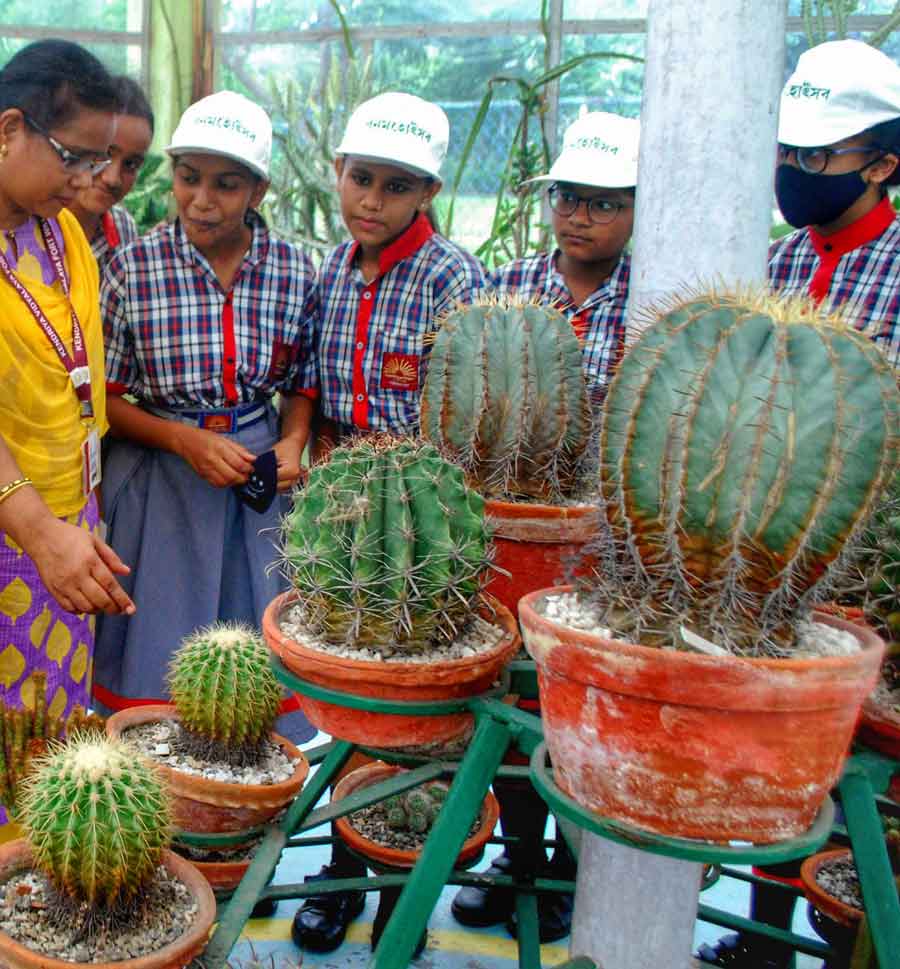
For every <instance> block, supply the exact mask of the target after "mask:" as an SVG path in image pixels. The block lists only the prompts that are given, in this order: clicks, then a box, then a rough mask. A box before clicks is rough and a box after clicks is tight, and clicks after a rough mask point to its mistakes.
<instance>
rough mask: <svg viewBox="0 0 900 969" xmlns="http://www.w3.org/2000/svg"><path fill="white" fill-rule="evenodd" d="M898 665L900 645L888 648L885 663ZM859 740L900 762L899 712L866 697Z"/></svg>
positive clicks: (871, 696) (895, 644) (893, 644)
mask: <svg viewBox="0 0 900 969" xmlns="http://www.w3.org/2000/svg"><path fill="white" fill-rule="evenodd" d="M888 662H890V663H893V664H895V665H896V664H900V643H892V644H891V645H890V646H889V647H888V655H887V656H886V657H885V663H888ZM858 736H859V739H860V740H861V741H862V743H864V744H865V745H866V746H867V747H871V748H872V749H873V750H877V751H878V752H879V753H882V754H884V755H885V756H887V757H891V758H892V759H893V760H900V711H897V710H893V709H891V708H890V707H886V706H883V705H882V704H880V703H878V701H877V699H876V698H875V696H874V695H869V696H867V697H866V699H865V701H864V703H863V706H862V713H861V714H860V718H859V732H858Z"/></svg>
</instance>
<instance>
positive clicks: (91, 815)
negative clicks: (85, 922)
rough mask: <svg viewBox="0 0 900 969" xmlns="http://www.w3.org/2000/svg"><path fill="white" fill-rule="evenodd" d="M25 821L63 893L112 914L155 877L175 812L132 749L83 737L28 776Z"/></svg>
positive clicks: (39, 861)
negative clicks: (172, 811)
mask: <svg viewBox="0 0 900 969" xmlns="http://www.w3.org/2000/svg"><path fill="white" fill-rule="evenodd" d="M21 823H22V826H23V828H24V829H25V833H26V837H27V838H28V841H29V842H30V844H31V848H32V851H33V853H34V859H35V864H36V866H37V867H38V868H40V869H41V870H42V871H44V872H45V873H46V874H47V876H48V877H49V878H50V880H51V882H52V883H53V885H54V886H55V887H56V888H57V889H58V890H59V891H60V892H62V893H63V895H65V896H68V897H70V898H72V899H73V900H75V901H78V902H86V903H88V905H90V906H91V907H92V908H97V909H107V910H114V909H116V908H117V907H120V906H121V905H123V904H127V903H128V902H129V901H130V900H131V899H133V898H135V897H136V896H138V895H139V893H140V892H141V890H142V888H143V886H144V885H145V884H146V883H147V881H148V880H149V879H150V878H152V876H153V874H154V872H155V870H156V868H157V866H158V864H159V862H160V857H161V853H162V850H163V848H165V847H166V845H167V844H168V841H169V828H170V823H171V814H170V807H169V800H168V795H167V792H166V790H165V787H164V786H163V783H162V781H161V779H160V777H159V776H158V774H157V773H156V771H155V769H154V768H153V767H151V766H149V765H148V764H147V763H146V762H145V761H144V759H143V758H141V757H139V756H138V755H137V753H136V752H135V751H134V750H132V749H131V748H130V747H128V746H127V745H126V744H123V743H122V742H121V741H117V740H111V739H109V738H105V737H94V736H91V735H80V736H76V737H74V738H72V739H71V740H70V741H69V743H68V744H66V745H58V746H56V747H55V748H54V749H52V751H51V752H50V753H49V754H48V755H47V756H46V757H45V758H43V759H42V761H41V762H40V764H39V765H37V767H36V769H35V771H34V772H33V773H32V774H31V776H30V777H29V778H28V779H27V781H26V784H25V790H24V792H23V796H22V799H21Z"/></svg>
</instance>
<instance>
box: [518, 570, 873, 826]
mask: <svg viewBox="0 0 900 969" xmlns="http://www.w3.org/2000/svg"><path fill="white" fill-rule="evenodd" d="M567 591H571V590H570V589H545V590H543V591H541V592H535V593H532V594H530V595H527V596H525V597H524V599H522V601H521V602H520V603H519V617H520V621H521V623H522V631H523V635H524V637H525V645H526V648H527V649H528V652H529V653H530V654H531V656H532V657H533V658H534V660H535V662H536V664H537V668H538V684H539V689H540V698H541V710H542V718H543V722H544V736H545V739H546V741H547V746H548V748H549V751H550V756H551V759H552V761H553V769H554V776H555V779H556V783H557V784H558V785H559V786H560V787H561V788H562V789H563V790H564V791H565V792H566V793H568V794H569V795H570V796H571V797H573V798H574V799H575V800H576V801H578V802H579V803H580V804H581V805H582V806H584V807H586V808H588V809H589V810H592V811H595V812H596V813H598V814H600V815H603V816H606V817H611V818H615V819H618V820H621V821H625V822H627V823H629V824H633V825H636V826H637V827H641V828H645V829H647V830H650V831H654V832H657V833H659V834H664V835H669V836H675V837H682V838H700V839H704V840H709V841H720V842H727V841H731V840H743V841H752V842H756V843H762V844H764V843H769V842H774V841H780V840H784V839H786V838H791V837H795V836H796V835H798V834H800V833H801V832H803V831H805V830H807V829H808V828H809V826H810V825H811V824H812V821H813V819H814V817H815V814H816V812H817V810H818V808H819V806H820V805H821V803H822V801H823V800H824V799H825V797H826V796H827V794H828V791H829V790H830V788H831V787H833V786H834V784H835V783H836V782H837V780H838V777H839V775H840V771H841V768H842V766H843V763H844V758H845V755H846V752H847V749H848V747H849V745H850V741H851V738H852V736H853V731H854V728H855V726H856V720H857V716H858V714H859V708H860V706H861V705H862V701H863V699H864V698H865V697H866V695H867V694H868V693H869V692H870V691H871V689H872V686H873V685H874V683H875V679H876V677H877V676H878V668H879V665H880V662H881V657H882V653H883V651H884V644H883V643H882V642H881V640H880V639H879V637H878V636H877V635H876V634H875V633H874V632H873V631H872V630H871V629H868V628H867V627H865V626H857V625H854V624H853V623H850V622H847V621H846V620H844V619H840V618H838V617H835V616H829V615H826V614H824V613H817V614H816V619H817V621H819V622H823V623H826V624H827V625H830V626H835V627H837V628H839V629H844V630H847V631H849V632H852V633H853V634H854V635H855V636H856V637H857V638H858V639H859V640H860V642H861V643H862V646H863V648H862V649H861V650H860V651H859V652H858V653H855V654H852V655H850V656H838V657H834V656H829V657H814V658H796V659H754V658H743V657H735V656H709V655H706V654H704V653H691V652H681V651H676V650H663V649H653V648H650V647H646V646H640V645H636V644H633V643H625V642H618V641H615V640H610V639H606V638H604V637H601V636H597V635H593V634H590V633H585V632H577V631H575V630H572V629H569V628H568V627H566V626H563V625H561V624H559V623H557V622H554V621H553V620H550V619H546V618H544V616H542V615H541V614H540V613H539V612H538V611H537V610H536V609H535V605H536V604H537V603H538V602H539V601H540V600H541V599H542V598H544V597H545V596H546V595H548V594H558V593H560V592H567Z"/></svg>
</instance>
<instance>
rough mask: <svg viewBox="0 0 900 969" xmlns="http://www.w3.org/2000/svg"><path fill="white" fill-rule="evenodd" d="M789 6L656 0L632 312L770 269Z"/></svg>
mask: <svg viewBox="0 0 900 969" xmlns="http://www.w3.org/2000/svg"><path fill="white" fill-rule="evenodd" d="M786 8H787V3H786V0H650V9H649V13H648V19H647V51H646V66H645V72H644V95H643V103H642V107H641V155H640V162H639V166H638V192H637V210H636V213H635V215H636V223H635V232H634V259H633V266H632V276H631V307H632V311H631V317H632V319H634V316H635V313H636V312H637V315H639V313H640V307H641V306H645V305H647V304H648V303H653V302H656V301H658V300H659V299H661V298H664V297H666V296H667V295H669V294H671V293H673V292H677V291H678V290H679V289H682V288H683V287H684V286H685V285H696V284H697V283H703V282H704V281H706V282H714V281H716V282H717V281H723V282H725V283H726V284H733V283H737V282H749V283H763V282H764V281H765V279H766V250H767V246H768V236H769V227H770V224H771V214H772V205H773V190H772V180H773V174H774V169H775V134H776V125H777V114H778V96H779V92H780V90H781V86H782V84H783V83H784V76H783V74H784V50H785V18H786V13H787V9H786ZM629 337H630V338H633V334H632V333H630V334H629Z"/></svg>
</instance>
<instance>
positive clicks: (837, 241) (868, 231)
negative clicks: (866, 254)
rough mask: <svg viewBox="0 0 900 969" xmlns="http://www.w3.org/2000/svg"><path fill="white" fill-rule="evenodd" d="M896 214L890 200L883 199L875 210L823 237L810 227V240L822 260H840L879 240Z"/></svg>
mask: <svg viewBox="0 0 900 969" xmlns="http://www.w3.org/2000/svg"><path fill="white" fill-rule="evenodd" d="M895 217H896V213H895V212H894V207H893V205H891V200H890V199H889V198H883V199H882V200H881V201H880V202H879V203H878V205H876V206H875V208H874V209H872V210H871V211H869V212H867V213H866V214H865V215H863V216H860V217H859V218H858V219H857V220H856V221H855V222H851V223H850V225H847V226H844V228H843V229H838V231H837V232H832V233H831V235H827V236H823V235H822V233H821V232H818V231H817V230H816V229H814V228H813V227H812V226H810V227H809V238H810V241H811V242H812V244H813V248H814V249H815V250H816V255H817V256H818V257H819V258H820V259H828V258H831V259H839V258H840V257H841V256H843V255H845V254H846V253H848V252H852V250H854V249H858V248H859V247H860V246H864V245H865V244H866V243H867V242H871V241H872V240H873V239H877V238H878V237H879V236H880V235H881V234H882V233H883V232H884V230H885V229H886V228H887V227H888V226H889V225H890V224H891V223H892V222H893V221H894V219H895Z"/></svg>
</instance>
